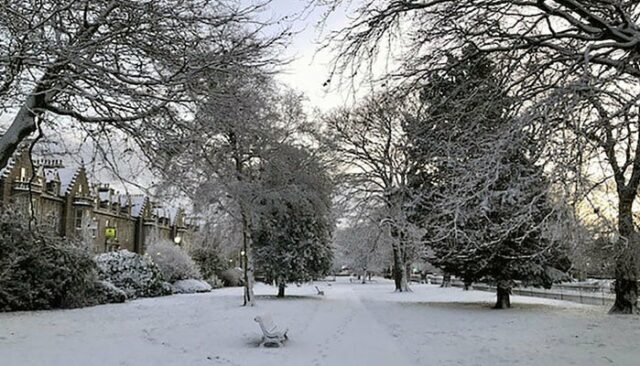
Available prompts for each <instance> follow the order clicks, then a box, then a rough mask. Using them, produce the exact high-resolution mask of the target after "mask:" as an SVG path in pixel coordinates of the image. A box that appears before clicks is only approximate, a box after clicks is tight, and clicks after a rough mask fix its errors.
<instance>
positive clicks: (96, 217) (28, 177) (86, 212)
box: [0, 149, 197, 254]
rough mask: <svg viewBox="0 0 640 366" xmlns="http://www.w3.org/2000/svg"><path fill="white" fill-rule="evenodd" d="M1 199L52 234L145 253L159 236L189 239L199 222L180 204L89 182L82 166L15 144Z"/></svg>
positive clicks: (0, 184) (1, 176)
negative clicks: (68, 164) (17, 147)
mask: <svg viewBox="0 0 640 366" xmlns="http://www.w3.org/2000/svg"><path fill="white" fill-rule="evenodd" d="M0 203H1V204H2V205H3V206H4V207H7V208H8V209H14V210H17V211H19V213H20V214H21V215H22V216H23V217H25V220H29V219H31V220H33V221H34V222H35V223H36V224H38V225H40V226H42V227H44V228H45V230H50V231H51V232H53V233H55V234H56V235H59V236H62V237H69V238H73V239H77V240H82V241H83V242H84V243H86V244H88V245H91V246H92V248H93V251H94V252H95V253H96V254H97V253H103V252H107V251H114V250H120V249H127V250H129V251H132V252H136V253H140V254H143V253H144V252H145V248H146V247H147V246H148V245H149V244H151V243H153V242H155V241H159V240H166V241H173V242H174V243H176V244H179V245H189V244H190V240H191V239H192V237H193V233H194V232H195V231H196V230H197V226H196V225H193V224H189V220H188V219H187V217H186V215H185V211H184V210H183V209H182V208H176V207H172V206H170V205H166V204H161V203H159V202H155V201H153V200H151V199H150V198H149V197H147V196H144V195H131V194H127V193H124V194H122V193H118V192H116V191H115V190H114V189H113V188H111V187H110V186H109V185H108V184H93V185H92V184H90V182H89V180H88V178H87V173H86V171H85V169H84V167H82V166H79V167H65V166H64V165H63V163H62V161H60V160H51V159H36V160H33V161H32V160H31V159H30V158H29V154H28V151H27V150H26V149H22V150H19V151H18V152H17V153H16V154H15V155H14V156H13V157H12V158H11V159H10V161H9V163H8V164H7V166H6V167H5V168H3V169H1V170H0Z"/></svg>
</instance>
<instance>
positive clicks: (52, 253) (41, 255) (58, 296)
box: [0, 211, 97, 311]
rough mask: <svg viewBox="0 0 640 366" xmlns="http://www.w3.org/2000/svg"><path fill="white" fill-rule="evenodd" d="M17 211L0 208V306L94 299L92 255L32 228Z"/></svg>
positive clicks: (22, 306) (6, 308)
mask: <svg viewBox="0 0 640 366" xmlns="http://www.w3.org/2000/svg"><path fill="white" fill-rule="evenodd" d="M26 222H27V220H25V219H24V218H23V217H22V216H21V215H19V214H16V212H11V213H9V212H7V211H2V212H1V213H0V311H13V310H38V309H51V308H72V307H79V306H84V305H89V304H95V303H96V300H95V299H93V298H92V296H91V294H92V293H93V291H94V290H95V282H96V280H97V274H96V265H95V263H94V262H93V260H92V258H91V255H90V254H89V253H88V252H87V251H86V250H84V249H82V248H80V247H79V246H78V245H77V243H75V242H72V241H69V240H66V239H62V238H58V237H50V236H47V235H46V234H45V233H44V232H43V231H40V230H39V229H38V228H33V230H30V229H29V227H28V226H27V224H26Z"/></svg>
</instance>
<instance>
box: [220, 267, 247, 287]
mask: <svg viewBox="0 0 640 366" xmlns="http://www.w3.org/2000/svg"><path fill="white" fill-rule="evenodd" d="M220 278H221V279H222V283H223V284H224V285H225V286H231V287H235V286H242V285H243V284H244V281H243V280H242V270H241V269H240V268H229V269H228V270H226V271H224V272H222V273H221V274H220Z"/></svg>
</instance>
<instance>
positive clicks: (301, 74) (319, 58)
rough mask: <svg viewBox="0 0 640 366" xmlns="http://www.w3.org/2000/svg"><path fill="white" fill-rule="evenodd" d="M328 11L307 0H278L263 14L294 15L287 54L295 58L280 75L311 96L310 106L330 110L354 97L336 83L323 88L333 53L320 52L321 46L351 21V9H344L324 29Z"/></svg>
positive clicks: (334, 13) (336, 12)
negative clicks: (349, 16) (330, 34)
mask: <svg viewBox="0 0 640 366" xmlns="http://www.w3.org/2000/svg"><path fill="white" fill-rule="evenodd" d="M324 10H325V9H322V8H310V7H308V6H307V1H306V0H274V1H273V2H272V3H271V4H269V7H268V9H267V10H266V11H265V12H264V14H262V16H265V17H267V18H272V19H278V18H282V17H284V16H289V17H293V20H292V26H293V30H294V32H295V34H294V35H293V37H292V39H291V45H290V47H288V48H287V51H286V54H285V55H284V56H285V57H286V58H292V59H293V61H292V62H291V63H290V64H288V65H287V66H286V67H285V69H284V70H283V72H282V73H281V74H280V75H279V76H278V78H279V79H280V80H281V81H282V82H284V83H286V84H288V85H289V86H291V87H293V88H294V89H296V90H299V91H302V92H304V93H305V95H306V96H307V97H308V99H309V102H308V106H309V107H311V108H319V109H321V110H322V111H327V110H329V109H331V108H333V107H336V106H340V105H344V104H345V103H346V102H347V100H349V99H350V98H348V92H347V91H344V90H339V89H337V88H336V87H335V86H332V87H323V84H324V82H325V81H326V80H327V78H328V77H329V71H330V70H329V66H330V61H331V57H332V56H331V54H330V53H329V52H328V51H319V48H320V45H321V43H322V42H323V41H324V40H325V37H326V35H327V34H328V33H329V32H330V31H331V30H337V29H341V28H342V27H344V26H345V25H346V24H347V21H348V18H347V16H346V13H347V11H348V9H345V8H342V9H338V10H337V11H335V12H333V13H332V14H331V15H330V16H329V18H328V19H327V22H326V24H324V26H325V27H324V29H321V27H319V25H320V22H321V21H322V19H323V13H324Z"/></svg>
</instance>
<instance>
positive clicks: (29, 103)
mask: <svg viewBox="0 0 640 366" xmlns="http://www.w3.org/2000/svg"><path fill="white" fill-rule="evenodd" d="M41 107H42V105H41V103H39V102H38V98H37V97H36V95H31V96H29V97H28V98H27V100H25V102H24V104H23V106H22V107H21V108H20V110H19V111H18V114H17V115H16V117H15V118H14V119H13V122H12V123H11V126H9V129H8V130H7V131H6V132H5V133H4V134H3V135H2V136H0V169H2V168H4V167H5V166H7V163H8V162H9V159H10V158H11V156H12V155H13V153H14V152H15V151H16V149H17V148H18V146H19V145H20V143H21V142H22V141H23V140H24V139H25V138H26V137H27V136H29V135H30V134H31V133H33V132H35V131H36V129H37V126H36V116H37V115H38V114H41V113H42V112H39V109H40V108H41Z"/></svg>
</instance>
